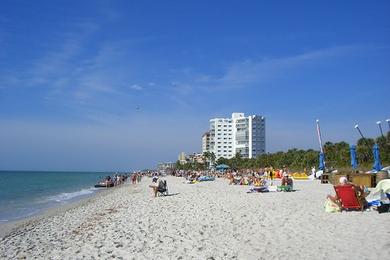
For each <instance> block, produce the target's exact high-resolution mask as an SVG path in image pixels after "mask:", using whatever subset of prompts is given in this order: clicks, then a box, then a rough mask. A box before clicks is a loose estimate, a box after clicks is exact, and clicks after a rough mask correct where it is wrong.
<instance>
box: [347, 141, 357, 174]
mask: <svg viewBox="0 0 390 260" xmlns="http://www.w3.org/2000/svg"><path fill="white" fill-rule="evenodd" d="M349 150H350V152H351V166H352V169H356V168H357V167H358V163H357V158H356V146H355V145H351V146H350V148H349Z"/></svg>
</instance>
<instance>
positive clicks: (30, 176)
mask: <svg viewBox="0 0 390 260" xmlns="http://www.w3.org/2000/svg"><path fill="white" fill-rule="evenodd" d="M107 175H112V173H111V172H110V173H108V172H50V171H0V205H1V206H0V224H1V223H5V222H8V221H14V220H18V219H22V218H25V217H29V216H32V215H36V214H38V213H39V212H41V211H42V210H45V209H48V208H52V207H56V206H60V205H63V204H66V203H69V202H73V201H76V200H79V199H81V198H85V197H88V196H91V195H92V194H94V193H95V192H98V191H99V190H100V189H97V188H94V185H95V184H96V183H97V181H98V180H99V179H101V178H102V177H104V176H107Z"/></svg>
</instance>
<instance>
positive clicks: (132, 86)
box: [130, 84, 144, 91]
mask: <svg viewBox="0 0 390 260" xmlns="http://www.w3.org/2000/svg"><path fill="white" fill-rule="evenodd" d="M130 89H132V90H138V91H139V90H143V89H144V88H143V87H142V86H140V85H137V84H134V85H131V86H130Z"/></svg>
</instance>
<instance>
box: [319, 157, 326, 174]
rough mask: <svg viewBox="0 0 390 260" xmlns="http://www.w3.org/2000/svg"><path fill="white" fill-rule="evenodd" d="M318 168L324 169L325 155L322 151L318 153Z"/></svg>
mask: <svg viewBox="0 0 390 260" xmlns="http://www.w3.org/2000/svg"><path fill="white" fill-rule="evenodd" d="M318 169H320V170H322V171H323V170H325V155H324V153H320V165H319V166H318Z"/></svg>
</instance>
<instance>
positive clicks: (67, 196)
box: [48, 188, 98, 202]
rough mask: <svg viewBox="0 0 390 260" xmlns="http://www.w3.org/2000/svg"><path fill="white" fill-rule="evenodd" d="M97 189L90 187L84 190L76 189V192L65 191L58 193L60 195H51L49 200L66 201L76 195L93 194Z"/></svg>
mask: <svg viewBox="0 0 390 260" xmlns="http://www.w3.org/2000/svg"><path fill="white" fill-rule="evenodd" d="M97 190H98V189H97V188H89V189H82V190H79V191H75V192H63V193H61V194H58V195H54V196H50V197H49V198H48V200H49V201H55V202H65V201H68V200H71V199H74V198H76V197H80V196H85V195H88V194H92V193H94V192H96V191H97Z"/></svg>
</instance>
